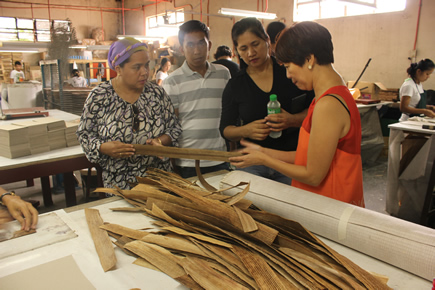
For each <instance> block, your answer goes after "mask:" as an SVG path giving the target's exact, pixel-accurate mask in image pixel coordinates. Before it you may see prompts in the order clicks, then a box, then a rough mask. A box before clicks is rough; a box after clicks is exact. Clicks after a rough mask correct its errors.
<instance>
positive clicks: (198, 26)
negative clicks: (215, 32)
mask: <svg viewBox="0 0 435 290" xmlns="http://www.w3.org/2000/svg"><path fill="white" fill-rule="evenodd" d="M197 31H200V32H204V34H205V37H206V38H207V40H210V30H209V29H208V27H207V25H205V24H204V23H202V22H201V21H198V20H189V21H187V22H185V23H184V24H183V25H181V26H180V30H179V31H178V41H179V42H180V45H181V46H183V44H184V36H185V35H186V34H188V33H192V32H197Z"/></svg>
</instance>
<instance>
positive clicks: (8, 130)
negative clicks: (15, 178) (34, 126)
mask: <svg viewBox="0 0 435 290" xmlns="http://www.w3.org/2000/svg"><path fill="white" fill-rule="evenodd" d="M30 154H31V153H30V145H29V138H28V128H27V127H22V126H16V125H12V124H8V125H0V156H3V157H7V158H17V157H22V156H26V155H30Z"/></svg>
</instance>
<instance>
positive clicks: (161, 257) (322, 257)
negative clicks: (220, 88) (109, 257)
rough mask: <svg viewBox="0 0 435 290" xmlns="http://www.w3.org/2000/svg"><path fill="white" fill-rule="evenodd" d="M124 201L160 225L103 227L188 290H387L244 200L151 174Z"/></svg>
mask: <svg viewBox="0 0 435 290" xmlns="http://www.w3.org/2000/svg"><path fill="white" fill-rule="evenodd" d="M138 180H139V184H138V185H137V186H136V187H134V188H133V189H132V190H119V189H118V190H116V189H99V191H104V192H109V193H112V194H116V195H118V196H122V197H123V198H125V200H126V201H128V202H129V203H130V204H132V205H134V206H135V208H118V209H114V210H129V211H137V212H143V213H145V214H146V215H149V216H151V217H153V218H155V219H157V220H158V221H155V222H154V224H155V225H156V226H158V227H160V229H159V231H158V232H156V231H155V230H153V231H152V232H151V231H144V230H133V229H128V228H125V227H122V226H119V225H114V224H105V225H103V226H101V228H102V229H104V230H106V231H107V232H108V233H109V234H110V235H111V236H113V237H115V238H116V239H117V241H116V242H115V244H116V245H117V246H119V247H120V248H122V249H123V250H125V251H126V252H128V253H130V254H134V255H136V256H138V260H137V261H136V262H135V263H136V264H139V265H142V266H146V267H149V268H152V269H155V270H158V271H162V272H164V273H166V274H167V275H169V276H170V277H172V278H174V279H176V280H177V281H179V282H180V283H182V284H184V285H186V286H187V287H189V288H192V289H203V288H204V289H349V288H353V289H365V288H368V289H389V287H388V286H387V285H386V284H385V281H383V282H382V281H380V279H378V278H375V277H374V276H373V275H372V274H370V273H368V272H367V271H365V270H363V269H361V268H360V267H359V266H357V265H356V264H354V263H353V262H351V261H350V260H349V259H347V258H346V257H344V256H341V255H340V254H338V253H336V252H335V251H333V250H332V249H330V248H329V247H328V246H326V245H325V244H324V243H323V242H321V241H320V240H319V239H318V238H317V237H315V236H314V235H312V234H311V233H310V232H308V231H307V230H306V229H305V228H304V227H302V226H301V225H300V224H298V223H297V222H294V221H291V220H286V219H284V218H282V217H280V216H277V215H274V214H271V213H268V212H265V211H262V210H259V209H258V208H256V207H255V206H253V205H252V204H251V202H249V201H248V200H245V199H244V198H243V197H244V196H245V194H246V193H247V192H248V190H249V185H247V188H246V189H245V190H244V191H243V192H241V193H239V194H237V195H234V196H227V195H223V194H222V193H221V192H209V191H206V190H204V189H202V188H201V187H199V186H197V185H195V184H193V183H191V182H189V181H187V180H184V179H181V178H180V177H178V175H175V174H171V173H167V172H163V171H159V170H150V171H148V177H147V178H139V179H138Z"/></svg>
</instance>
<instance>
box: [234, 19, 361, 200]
mask: <svg viewBox="0 0 435 290" xmlns="http://www.w3.org/2000/svg"><path fill="white" fill-rule="evenodd" d="M276 57H277V59H278V60H279V61H281V62H282V63H283V64H284V66H285V67H286V70H287V77H288V78H289V79H291V80H292V81H293V83H294V84H295V85H296V86H297V87H298V88H299V89H301V90H312V89H314V92H315V98H314V100H313V102H312V103H311V106H310V108H309V109H308V114H307V117H306V118H305V120H304V122H303V124H302V127H301V130H300V133H299V144H298V147H297V150H296V152H295V151H292V152H284V151H278V150H273V149H268V148H263V147H261V146H259V145H256V144H253V143H250V142H247V141H243V140H242V141H241V144H242V145H243V146H245V148H244V149H242V150H241V152H242V153H243V155H242V156H240V157H233V158H230V161H231V163H232V164H233V165H235V166H237V167H242V168H243V167H247V166H252V165H265V166H268V167H270V168H273V169H275V170H277V171H279V172H281V173H282V174H285V175H287V176H289V177H291V178H292V179H293V182H292V186H294V187H298V188H301V189H305V190H308V191H311V192H314V193H317V194H321V195H323V196H327V197H330V198H334V199H337V200H340V201H343V202H347V203H351V204H355V205H358V206H362V207H364V196H363V182H362V164H361V120H360V116H359V112H358V109H357V107H356V104H355V101H354V99H353V98H352V95H351V94H350V92H349V90H348V89H347V87H346V86H345V83H344V81H343V79H342V77H341V76H340V74H339V73H338V72H337V71H336V70H335V69H334V67H333V65H332V63H333V62H334V56H333V45H332V41H331V34H330V33H329V31H328V30H327V29H326V28H325V27H323V26H321V25H320V24H317V23H315V22H310V21H307V22H300V23H296V24H295V25H293V26H292V27H291V28H289V29H287V30H285V31H283V32H282V33H281V36H280V38H279V39H278V43H277V45H276Z"/></svg>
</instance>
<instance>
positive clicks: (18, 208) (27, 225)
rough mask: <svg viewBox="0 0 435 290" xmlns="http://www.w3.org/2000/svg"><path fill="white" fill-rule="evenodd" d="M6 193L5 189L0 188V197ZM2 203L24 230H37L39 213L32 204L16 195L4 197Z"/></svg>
mask: <svg viewBox="0 0 435 290" xmlns="http://www.w3.org/2000/svg"><path fill="white" fill-rule="evenodd" d="M6 192H7V191H6V190H5V189H3V188H1V187H0V196H1V195H3V194H4V193H6ZM1 201H2V203H3V204H4V205H5V206H6V207H7V209H8V211H9V213H10V215H11V216H12V217H13V218H14V219H16V220H17V221H19V222H20V224H21V229H22V230H26V231H29V230H30V229H36V224H37V223H38V211H37V210H36V209H35V208H34V207H33V205H32V204H31V203H29V202H27V201H24V200H22V199H21V198H20V197H19V196H16V195H14V196H13V195H4V196H3V197H2V200H1Z"/></svg>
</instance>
